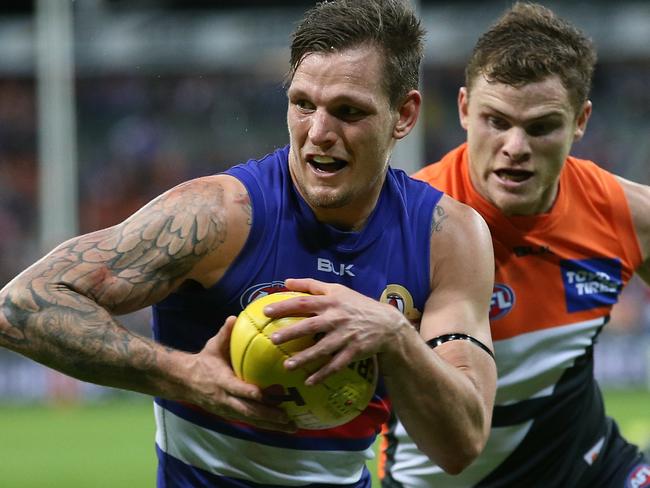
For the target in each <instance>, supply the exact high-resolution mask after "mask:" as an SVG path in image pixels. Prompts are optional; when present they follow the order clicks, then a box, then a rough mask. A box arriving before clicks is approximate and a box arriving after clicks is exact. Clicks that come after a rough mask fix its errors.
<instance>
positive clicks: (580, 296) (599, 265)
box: [560, 258, 623, 312]
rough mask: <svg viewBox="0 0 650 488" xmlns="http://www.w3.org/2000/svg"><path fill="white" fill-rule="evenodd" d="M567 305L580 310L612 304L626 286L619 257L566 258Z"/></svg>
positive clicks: (573, 310)
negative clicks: (624, 285)
mask: <svg viewBox="0 0 650 488" xmlns="http://www.w3.org/2000/svg"><path fill="white" fill-rule="evenodd" d="M560 268H561V270H562V281H563V282H564V294H565V298H566V307H567V311H569V312H580V311H583V310H591V309H593V308H598V307H610V306H612V305H614V304H615V303H616V302H617V301H618V295H619V293H620V292H621V290H622V288H623V282H622V280H621V262H620V260H618V259H606V258H593V259H564V260H562V261H560Z"/></svg>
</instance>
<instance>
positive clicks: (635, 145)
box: [0, 60, 650, 393]
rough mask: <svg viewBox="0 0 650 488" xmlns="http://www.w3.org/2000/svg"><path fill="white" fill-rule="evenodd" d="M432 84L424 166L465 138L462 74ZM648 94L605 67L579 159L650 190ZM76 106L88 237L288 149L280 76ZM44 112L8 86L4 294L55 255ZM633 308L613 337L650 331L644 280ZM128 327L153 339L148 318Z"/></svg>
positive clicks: (632, 75)
mask: <svg viewBox="0 0 650 488" xmlns="http://www.w3.org/2000/svg"><path fill="white" fill-rule="evenodd" d="M423 80H424V86H423V94H424V100H425V106H424V111H423V118H422V119H421V122H420V123H422V124H423V126H424V133H425V141H426V147H425V154H426V161H422V162H420V163H425V162H427V161H433V160H436V159H438V158H439V157H440V156H441V155H442V154H443V153H444V152H445V151H446V150H448V149H450V148H452V147H454V146H455V145H456V144H458V143H460V142H461V141H463V140H464V134H463V133H462V130H461V128H460V126H459V124H458V118H457V113H456V94H457V90H458V87H459V85H460V84H462V80H463V68H462V66H433V65H428V66H427V67H426V71H425V73H424V76H423ZM648 86H650V61H648V60H646V61H639V62H630V61H626V62H624V63H623V62H620V63H616V62H608V63H601V64H600V65H599V67H598V70H597V73H596V76H595V80H594V88H593V93H592V100H593V103H594V113H593V116H592V118H591V121H590V124H589V128H588V130H587V135H586V137H585V138H584V140H583V141H582V142H580V143H579V144H578V145H577V146H576V149H575V151H574V154H575V155H577V156H580V157H585V158H588V159H593V160H595V161H597V162H598V163H600V164H601V165H603V166H604V167H606V168H607V169H609V170H611V171H613V172H614V173H616V174H619V175H621V176H624V177H628V178H630V179H633V180H636V181H639V182H641V183H646V184H648V183H650V92H649V91H648V90H647V87H648ZM76 100H77V129H78V131H77V132H78V135H77V142H78V164H79V196H80V203H79V206H80V208H79V215H80V223H79V227H80V230H81V232H89V231H92V230H95V229H99V228H103V227H106V226H110V225H113V224H116V223H117V222H119V221H121V220H122V219H123V218H125V217H126V216H127V215H129V214H130V213H132V212H133V211H134V210H136V209H137V208H139V207H140V206H142V205H143V204H144V203H146V202H147V201H148V200H150V199H151V198H153V197H154V196H155V195H157V194H159V193H161V192H163V191H165V190H166V189H168V188H170V187H172V186H174V185H175V184H177V183H179V182H181V181H183V180H186V179H188V178H192V177H197V176H201V175H206V174H211V173H216V172H219V171H222V170H224V169H225V168H227V167H229V166H231V165H233V164H236V163H238V162H240V161H243V160H245V159H247V158H252V157H258V156H262V155H264V154H266V153H268V152H270V151H272V150H273V149H274V148H276V147H278V146H282V145H284V144H285V143H286V141H287V135H286V127H285V111H286V98H285V94H284V88H283V86H282V84H281V82H279V81H278V79H277V78H274V79H265V78H263V77H253V76H250V74H248V73H246V72H237V71H231V72H219V73H206V74H202V75H193V76H190V75H184V76H144V75H141V76H137V75H135V76H134V75H128V76H126V75H125V76H116V75H111V76H106V77H84V78H80V79H78V80H77V85H76ZM36 112H37V110H36V99H35V82H34V80H33V79H26V78H11V79H0V286H1V285H4V284H5V283H6V282H8V281H9V280H10V279H11V278H12V277H13V276H15V275H16V274H17V273H18V272H19V271H20V270H21V269H22V268H24V267H25V266H27V265H28V264H29V263H31V262H32V261H34V260H35V259H36V258H37V257H38V256H39V255H40V254H41V253H42V252H43V251H44V250H41V249H38V218H39V216H38V149H37V119H36V116H37V115H36ZM61 191H65V189H64V188H62V189H61ZM622 301H623V302H624V303H621V304H620V305H619V307H618V308H616V312H615V314H614V316H613V319H612V323H611V324H610V325H609V326H608V329H609V330H610V333H613V334H622V335H628V334H639V333H641V334H646V335H650V294H649V293H648V292H647V291H646V289H645V287H643V286H641V285H640V284H639V283H638V282H636V281H635V282H633V284H632V285H631V286H630V287H629V290H628V291H627V292H626V293H625V294H624V296H623V300H622ZM127 322H128V323H130V324H131V325H132V326H133V327H134V328H136V329H138V330H139V331H140V332H142V333H146V334H148V333H149V331H148V323H146V322H147V320H142V318H141V317H136V318H135V319H132V320H131V321H130V322H129V321H127ZM1 389H2V388H1V385H0V390H1ZM0 393H1V392H0Z"/></svg>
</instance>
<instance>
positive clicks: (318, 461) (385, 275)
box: [153, 146, 442, 488]
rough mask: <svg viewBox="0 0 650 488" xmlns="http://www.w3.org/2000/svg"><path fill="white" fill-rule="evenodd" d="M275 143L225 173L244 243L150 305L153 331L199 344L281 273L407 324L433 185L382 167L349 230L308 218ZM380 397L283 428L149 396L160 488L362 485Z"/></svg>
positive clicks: (420, 277)
mask: <svg viewBox="0 0 650 488" xmlns="http://www.w3.org/2000/svg"><path fill="white" fill-rule="evenodd" d="M288 151H289V148H288V146H287V147H284V148H282V149H279V150H277V151H275V152H273V153H272V154H269V155H267V156H265V157H264V158H262V159H260V160H251V161H248V162H247V163H244V164H240V165H238V166H235V167H233V168H231V169H229V170H228V171H227V172H226V173H227V174H230V175H232V176H234V177H236V178H237V179H239V180H240V181H241V182H242V183H243V184H244V186H245V187H246V189H247V191H248V193H249V196H250V200H251V205H252V212H253V223H252V226H251V230H250V235H249V238H248V240H247V242H246V244H245V246H244V249H243V250H242V252H241V253H240V255H239V256H238V257H237V259H236V260H235V261H234V263H233V264H232V265H231V266H230V268H229V269H228V271H227V272H226V274H225V276H224V277H223V278H222V279H221V280H220V281H219V282H218V283H217V284H216V285H215V286H213V287H212V288H210V289H207V290H205V289H203V288H202V287H200V286H198V285H197V286H196V287H195V288H184V289H183V290H182V291H179V292H177V293H174V294H172V295H170V296H169V297H168V298H167V299H165V300H164V301H162V302H161V303H159V304H157V305H155V306H154V314H153V317H154V326H153V327H154V336H155V338H156V339H157V340H158V341H160V342H161V343H163V344H166V345H169V346H172V347H175V348H178V349H182V350H186V351H193V352H194V351H199V350H200V349H202V347H203V345H204V344H205V343H206V341H207V340H208V339H209V338H211V337H212V336H213V335H214V334H215V333H216V332H217V329H218V327H219V326H220V325H221V324H222V323H223V322H224V320H225V318H226V317H227V316H228V315H237V314H238V313H239V312H240V311H241V310H242V309H243V308H244V307H245V306H246V305H247V304H248V303H249V302H250V301H252V300H254V299H255V298H257V297H259V296H262V295H264V294H267V293H273V292H275V291H279V290H282V289H283V281H284V280H285V279H286V278H307V277H310V278H315V279H318V280H321V281H327V282H336V283H341V284H343V285H346V286H348V287H350V288H352V289H354V290H357V291H359V292H360V293H363V294H364V295H367V296H369V297H372V298H375V299H378V300H379V299H381V300H383V301H386V302H390V303H393V304H394V305H395V306H398V307H402V310H403V311H404V312H405V313H406V314H407V316H408V317H409V318H411V319H413V320H417V316H418V311H419V312H421V311H422V309H423V306H424V303H425V300H426V298H427V296H428V294H429V291H430V284H429V260H430V257H429V256H430V253H429V245H430V228H431V220H432V212H433V208H434V207H435V205H436V203H437V202H438V200H439V199H440V197H441V195H442V194H441V193H440V192H438V191H437V190H435V189H433V188H432V187H430V186H429V185H427V184H426V183H422V182H418V181H415V180H412V179H411V178H409V177H408V176H407V175H406V174H405V173H404V172H402V171H399V170H393V169H390V170H389V171H388V174H387V178H386V183H385V184H384V187H383V189H382V192H381V195H380V198H379V201H378V204H377V207H376V208H375V210H374V212H373V213H372V215H371V216H370V218H369V221H368V224H367V225H366V226H365V227H364V229H363V230H361V231H360V232H343V231H340V230H338V229H336V228H334V227H331V226H329V225H324V224H321V223H319V222H318V221H317V220H316V219H315V217H314V214H313V212H312V211H311V209H310V208H309V206H308V205H307V204H306V203H305V202H304V200H303V199H302V197H301V196H300V195H299V194H298V192H297V191H296V190H295V188H294V186H293V184H292V181H291V177H290V175H289V169H288V162H287V157H288ZM389 409H390V404H389V401H388V398H387V396H386V392H385V389H384V386H383V383H382V382H381V381H380V382H379V385H378V387H377V390H376V392H375V396H374V398H373V400H372V402H371V404H370V405H369V406H368V408H367V409H366V410H365V411H364V412H363V413H362V414H361V415H360V416H359V417H357V418H356V419H354V420H353V421H351V422H349V423H347V424H345V425H343V426H340V427H337V428H334V429H327V430H318V431H307V430H301V431H298V432H297V433H296V434H284V433H278V432H271V431H266V430H258V429H255V428H253V427H251V426H248V425H245V424H241V423H239V424H238V423H233V422H228V421H226V420H224V419H222V418H220V417H217V416H215V415H211V414H207V413H206V412H204V411H202V410H200V409H199V408H197V407H194V406H191V405H187V404H181V403H178V402H173V401H169V400H165V399H161V398H157V399H156V400H155V414H156V425H157V433H156V446H157V450H158V458H159V468H158V486H160V487H196V486H220V487H221V486H225V487H260V486H292V487H293V486H310V487H325V486H335V487H367V488H369V487H370V476H369V473H368V471H367V469H366V468H365V462H366V460H368V459H370V458H371V457H372V456H373V451H372V445H373V442H374V440H375V437H376V435H377V433H378V432H379V430H380V428H381V425H382V423H383V422H384V421H385V420H386V419H387V418H388V413H389Z"/></svg>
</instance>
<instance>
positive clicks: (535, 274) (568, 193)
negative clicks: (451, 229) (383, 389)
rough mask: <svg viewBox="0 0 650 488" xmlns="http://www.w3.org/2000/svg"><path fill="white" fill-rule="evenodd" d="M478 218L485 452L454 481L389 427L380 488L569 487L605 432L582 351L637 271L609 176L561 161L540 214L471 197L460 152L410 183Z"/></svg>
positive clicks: (625, 212)
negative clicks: (486, 274)
mask: <svg viewBox="0 0 650 488" xmlns="http://www.w3.org/2000/svg"><path fill="white" fill-rule="evenodd" d="M414 176H415V177H416V178H419V179H423V180H425V181H427V182H429V183H430V184H432V185H435V186H436V187H437V188H439V189H441V190H442V191H444V192H446V193H448V194H449V195H450V196H452V197H454V198H456V199H457V200H460V201H461V202H464V203H466V204H468V205H470V206H471V207H473V208H474V209H476V210H478V211H479V213H480V214H481V215H482V216H483V218H485V220H486V221H487V223H488V225H489V227H490V230H491V233H492V239H493V245H494V253H495V261H496V268H495V270H496V274H495V285H494V291H493V295H492V304H491V310H490V324H491V330H492V337H493V339H494V348H495V355H496V361H497V369H498V375H499V379H498V387H497V395H496V402H495V409H494V417H493V422H492V431H491V435H490V438H489V440H488V443H487V446H486V448H485V451H484V452H483V453H482V454H481V455H480V457H479V458H478V459H477V460H476V461H475V462H474V463H473V464H471V465H470V466H469V467H468V468H467V469H466V470H465V471H464V472H462V473H461V474H460V475H459V476H449V475H446V474H445V473H444V472H442V470H441V469H439V468H438V467H437V466H434V465H432V464H431V463H430V462H429V461H428V460H427V458H426V457H425V456H423V455H422V454H420V453H419V452H418V451H417V449H416V448H415V446H414V444H413V442H412V441H411V440H410V439H409V437H408V436H407V435H406V433H405V431H404V428H403V427H402V426H401V424H399V423H398V422H396V421H395V420H394V419H392V420H391V422H390V424H389V432H388V435H387V437H385V438H384V449H383V454H382V460H381V462H382V463H383V468H384V469H385V475H386V478H387V480H390V479H391V478H392V480H393V482H392V484H391V483H390V482H389V481H386V482H385V485H386V486H404V487H409V488H414V487H422V488H425V487H427V488H428V487H452V486H453V487H464V488H467V487H470V486H481V487H497V486H498V487H520V486H521V487H523V486H544V487H556V486H557V487H560V486H561V487H564V486H566V487H569V486H578V484H577V482H576V480H578V479H579V478H580V476H581V474H583V473H584V471H585V470H586V469H587V467H588V466H590V465H592V463H594V461H595V460H596V459H597V458H598V455H599V454H600V451H601V448H602V446H603V445H607V443H606V441H607V440H608V436H609V435H610V431H611V426H610V423H609V422H608V421H607V420H606V417H605V413H604V409H603V402H602V398H601V394H600V390H599V387H598V385H597V383H596V380H595V379H594V374H593V346H594V343H595V341H596V338H597V336H598V334H599V332H600V330H601V328H602V327H603V325H604V324H605V323H606V322H607V320H608V317H609V313H610V309H611V308H612V306H613V305H614V304H615V303H616V302H617V299H618V296H619V294H620V292H621V290H622V288H623V287H624V286H625V284H627V282H628V280H629V279H630V278H631V276H632V275H633V273H634V270H635V269H636V268H637V267H638V266H639V265H640V263H641V252H640V249H639V244H638V242H637V240H636V233H635V230H634V226H633V223H632V218H631V215H630V211H629V208H628V205H627V200H626V198H625V196H624V193H623V189H622V188H621V186H620V184H619V183H618V182H617V181H616V179H615V177H614V176H613V175H612V174H610V173H608V172H606V171H605V170H603V169H601V168H599V167H598V166H596V165H595V164H594V163H593V162H591V161H585V160H579V159H576V158H573V157H569V158H567V161H566V164H565V166H564V168H563V170H562V173H561V176H560V187H559V193H558V196H557V199H556V202H555V203H554V205H553V207H552V209H551V210H550V211H549V212H548V213H545V214H541V215H535V216H515V217H506V216H504V215H503V214H502V213H501V212H500V211H499V210H498V209H497V208H496V207H494V206H493V205H492V204H491V203H489V202H488V201H487V200H486V199H484V198H483V197H482V196H481V195H479V194H478V192H477V191H476V190H475V189H474V187H473V185H472V183H471V180H470V176H469V169H468V161H467V146H466V145H462V146H460V147H459V148H456V149H455V150H453V151H452V152H450V153H449V154H447V155H446V156H445V157H444V158H443V159H442V160H441V161H440V162H439V163H437V164H434V165H430V166H428V167H425V168H424V169H422V170H420V171H419V172H418V173H416V174H415V175H414Z"/></svg>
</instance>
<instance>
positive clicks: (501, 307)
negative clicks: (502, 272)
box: [490, 283, 515, 320]
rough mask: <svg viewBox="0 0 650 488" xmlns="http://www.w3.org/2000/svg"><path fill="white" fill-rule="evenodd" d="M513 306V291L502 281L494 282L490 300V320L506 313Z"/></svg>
mask: <svg viewBox="0 0 650 488" xmlns="http://www.w3.org/2000/svg"><path fill="white" fill-rule="evenodd" d="M514 306H515V292H514V291H513V290H512V288H510V287H509V286H508V285H506V284H504V283H495V284H494V288H493V290H492V300H491V301H490V320H497V319H500V318H501V317H503V316H504V315H506V314H507V313H508V312H510V310H512V307H514Z"/></svg>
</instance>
